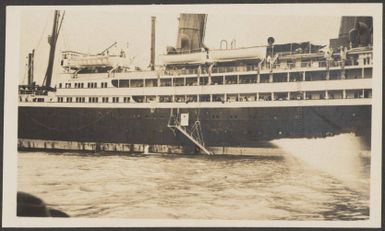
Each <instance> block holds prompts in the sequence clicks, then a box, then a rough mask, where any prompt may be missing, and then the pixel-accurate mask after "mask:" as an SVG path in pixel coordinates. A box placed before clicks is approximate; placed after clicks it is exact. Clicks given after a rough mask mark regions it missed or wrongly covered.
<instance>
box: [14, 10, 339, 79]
mask: <svg viewBox="0 0 385 231" xmlns="http://www.w3.org/2000/svg"><path fill="white" fill-rule="evenodd" d="M291 7H292V6H291ZM200 9H201V10H200ZM314 10H316V8H314ZM189 12H195V13H207V14H208V18H207V25H206V33H205V41H204V43H205V44H206V45H207V46H208V47H209V48H211V49H218V48H219V46H220V45H219V44H220V41H221V40H222V39H225V40H228V41H229V43H230V41H231V40H233V39H235V40H236V44H237V47H247V46H257V45H265V44H266V43H267V38H268V37H270V36H272V37H274V38H275V43H276V44H278V43H288V42H306V41H310V42H312V43H315V44H320V45H327V44H328V43H329V39H330V38H336V37H337V36H338V29H339V23H340V19H341V15H338V14H334V15H322V14H321V15H317V14H315V15H314V14H312V12H307V13H306V14H298V13H296V12H295V11H291V10H290V8H288V10H287V11H285V13H277V12H274V11H270V12H269V11H261V10H259V11H258V9H257V10H253V9H250V10H248V9H247V8H244V9H243V10H242V11H239V10H231V7H222V8H221V7H217V8H212V7H211V8H197V7H195V8H192V9H190V8H189V7H183V8H181V7H179V8H175V7H169V6H152V7H146V6H124V7H123V6H122V7H102V6H97V7H70V8H66V9H65V17H64V21H63V26H62V30H61V32H60V35H59V40H58V44H57V49H56V51H57V52H56V61H55V68H54V73H60V71H61V68H60V65H59V61H60V51H63V50H75V51H80V52H86V53H87V52H88V53H98V52H100V51H102V50H104V49H105V48H107V47H108V46H109V45H111V44H112V43H113V42H115V41H117V42H118V46H117V47H118V48H119V49H120V48H124V49H126V50H127V54H128V56H129V57H134V59H133V60H134V63H135V65H137V66H140V67H142V68H145V67H147V66H148V64H149V61H150V34H151V31H150V29H151V16H156V54H157V55H159V54H164V53H165V51H166V47H167V46H175V43H176V37H177V28H178V20H177V18H178V15H179V13H189ZM314 12H316V11H314ZM53 15H54V9H53V8H50V7H25V8H23V10H22V11H21V14H20V17H21V20H20V73H21V76H20V81H19V82H20V83H23V82H25V81H26V79H27V77H26V63H27V60H26V57H27V55H28V53H29V52H31V51H32V49H35V79H36V81H37V83H41V82H42V80H43V78H44V74H45V69H46V66H47V62H48V52H49V45H48V43H47V37H48V35H49V34H50V33H51V30H52V21H53ZM156 60H159V59H158V58H157V59H156ZM54 78H55V77H54Z"/></svg>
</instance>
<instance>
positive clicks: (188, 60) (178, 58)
mask: <svg viewBox="0 0 385 231" xmlns="http://www.w3.org/2000/svg"><path fill="white" fill-rule="evenodd" d="M159 58H160V60H161V62H162V63H163V64H194V63H205V62H206V60H207V54H206V52H195V53H187V54H168V55H160V57H159Z"/></svg>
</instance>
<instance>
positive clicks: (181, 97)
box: [175, 95, 186, 103]
mask: <svg viewBox="0 0 385 231" xmlns="http://www.w3.org/2000/svg"><path fill="white" fill-rule="evenodd" d="M185 101H186V96H184V95H176V96H175V102H177V103H182V102H185Z"/></svg>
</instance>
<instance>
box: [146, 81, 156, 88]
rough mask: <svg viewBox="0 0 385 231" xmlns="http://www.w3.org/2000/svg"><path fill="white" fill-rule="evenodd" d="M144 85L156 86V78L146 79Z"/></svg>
mask: <svg viewBox="0 0 385 231" xmlns="http://www.w3.org/2000/svg"><path fill="white" fill-rule="evenodd" d="M145 86H146V87H157V86H158V80H157V79H146V80H145Z"/></svg>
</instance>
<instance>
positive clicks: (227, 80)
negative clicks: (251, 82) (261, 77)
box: [225, 75, 238, 84]
mask: <svg viewBox="0 0 385 231" xmlns="http://www.w3.org/2000/svg"><path fill="white" fill-rule="evenodd" d="M225 83H226V84H237V83H238V78H237V76H236V75H228V76H226V77H225Z"/></svg>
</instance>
